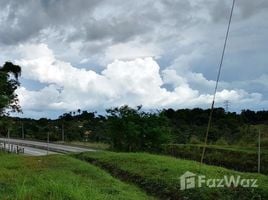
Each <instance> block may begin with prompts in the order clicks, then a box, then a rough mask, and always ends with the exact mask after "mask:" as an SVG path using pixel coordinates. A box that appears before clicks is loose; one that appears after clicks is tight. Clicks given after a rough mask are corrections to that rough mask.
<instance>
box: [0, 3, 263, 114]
mask: <svg viewBox="0 0 268 200" xmlns="http://www.w3.org/2000/svg"><path fill="white" fill-rule="evenodd" d="M231 3H232V0H158V1H155V0H133V1H125V0H75V1H74V0H20V1H12V0H1V1H0V27H1V29H0V52H1V54H0V62H1V64H3V63H4V62H5V61H12V62H14V63H16V64H19V65H20V66H21V67H22V70H23V73H22V78H21V87H20V88H19V90H18V91H17V93H18V95H19V99H20V104H21V106H22V108H23V112H24V114H23V116H25V117H35V118H38V117H52V118H53V117H55V116H57V115H58V114H61V113H62V112H67V111H73V110H77V109H78V108H80V109H83V110H91V111H95V110H96V111H100V112H101V111H103V110H104V109H105V108H110V107H114V106H120V105H123V104H128V105H130V106H137V105H143V107H144V108H145V109H149V110H150V109H159V108H168V107H172V108H175V109H177V108H193V107H202V108H208V107H209V106H210V103H211V100H212V94H213V89H214V87H215V86H214V85H215V79H216V73H217V70H218V65H219V59H220V54H221V51H222V46H223V40H224V35H225V32H226V27H227V21H228V17H229V13H230V7H231ZM267 53H268V1H267V0H254V1H252V0H237V1H236V5H235V11H234V16H233V22H232V25H231V30H230V37H229V43H228V46H227V50H226V57H225V60H224V64H223V70H222V76H221V80H220V83H219V90H218V93H217V97H216V106H223V102H224V101H226V100H228V101H229V102H230V109H231V110H232V111H240V110H241V109H245V108H249V109H254V110H262V109H267V108H268V55H267Z"/></svg>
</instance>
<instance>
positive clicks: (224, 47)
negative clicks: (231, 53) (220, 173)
mask: <svg viewBox="0 0 268 200" xmlns="http://www.w3.org/2000/svg"><path fill="white" fill-rule="evenodd" d="M234 6H235V0H233V4H232V8H231V14H230V17H229V22H228V27H227V31H226V35H225V40H224V45H223V49H222V54H221V60H220V65H219V70H218V75H217V80H216V85H215V89H214V95H213V100H212V104H211V110H210V114H209V120H208V126H207V131H206V136H205V145H204V147H203V151H202V156H201V164H202V163H203V160H204V156H205V151H206V146H207V140H208V133H209V130H210V127H211V120H212V114H213V109H214V104H215V98H216V93H217V89H218V84H219V80H220V75H221V69H222V64H223V59H224V55H225V49H226V45H227V41H228V36H229V31H230V26H231V21H232V17H233V11H234Z"/></svg>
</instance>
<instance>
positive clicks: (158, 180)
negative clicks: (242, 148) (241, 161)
mask: <svg viewBox="0 0 268 200" xmlns="http://www.w3.org/2000/svg"><path fill="white" fill-rule="evenodd" d="M75 156H76V157H77V158H80V159H82V160H86V161H88V162H91V163H94V164H96V165H98V166H101V167H103V168H105V169H106V170H108V171H110V173H112V174H114V176H117V177H120V178H121V179H123V180H126V181H128V182H133V183H136V184H138V185H139V186H140V187H142V188H144V189H146V190H147V191H148V192H150V193H151V194H153V195H157V196H159V197H160V198H162V199H166V198H171V199H204V200H207V199H226V200H227V199H228V200H229V199H230V200H231V199H251V198H252V197H253V199H254V197H256V199H258V198H257V197H258V196H259V195H261V196H262V199H267V198H268V177H267V176H265V175H259V174H253V173H241V172H237V171H232V170H228V169H225V168H221V167H215V166H209V165H203V166H201V168H200V165H199V163H197V162H195V161H190V160H182V159H176V158H173V157H169V156H159V155H152V154H147V153H113V152H87V153H82V154H77V155H75ZM186 171H190V172H192V173H195V174H201V175H205V176H206V177H207V178H222V177H223V176H224V175H240V176H241V177H242V178H257V179H258V185H259V187H258V188H255V189H252V188H242V187H238V188H227V187H225V188H208V187H202V188H196V189H190V190H184V191H182V190H180V176H181V175H182V174H184V173H185V172H186Z"/></svg>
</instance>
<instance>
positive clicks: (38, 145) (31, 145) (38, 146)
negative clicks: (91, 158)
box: [0, 138, 95, 155]
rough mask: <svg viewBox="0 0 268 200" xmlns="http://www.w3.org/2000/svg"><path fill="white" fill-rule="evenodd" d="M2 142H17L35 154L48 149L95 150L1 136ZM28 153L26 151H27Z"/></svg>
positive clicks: (60, 150)
mask: <svg viewBox="0 0 268 200" xmlns="http://www.w3.org/2000/svg"><path fill="white" fill-rule="evenodd" d="M0 142H6V143H10V144H15V145H19V146H22V147H24V149H25V150H26V151H27V152H28V154H30V153H31V152H32V154H31V155H35V154H44V153H45V155H46V154H47V149H49V152H51V153H52V152H58V153H79V152H86V151H95V150H93V149H88V148H82V147H74V146H68V145H62V144H54V143H49V145H48V144H47V143H46V142H36V141H30V140H19V139H7V138H0ZM25 153H26V152H25Z"/></svg>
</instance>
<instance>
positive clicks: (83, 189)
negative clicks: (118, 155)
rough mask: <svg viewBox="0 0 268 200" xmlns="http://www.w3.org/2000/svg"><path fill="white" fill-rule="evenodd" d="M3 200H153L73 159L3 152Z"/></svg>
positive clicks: (0, 182)
mask: <svg viewBox="0 0 268 200" xmlns="http://www.w3.org/2000/svg"><path fill="white" fill-rule="evenodd" d="M0 199H1V200H14V199H16V200H33V199H38V200H48V199H49V200H86V199H90V200H94V199H107V200H110V199H112V200H113V199H114V200H117V199H122V200H125V199H129V200H136V199H144V200H147V199H152V198H151V197H149V196H148V195H147V194H145V193H144V192H143V191H141V190H140V189H139V188H137V187H136V186H133V185H128V184H125V183H123V182H121V181H119V180H117V179H115V178H113V177H112V176H111V175H109V174H108V173H106V172H105V171H103V170H101V169H99V168H98V167H95V166H93V165H90V164H89V163H86V162H83V161H79V160H77V159H75V158H72V157H70V156H62V155H51V156H46V157H23V156H17V155H11V154H3V153H0Z"/></svg>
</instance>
